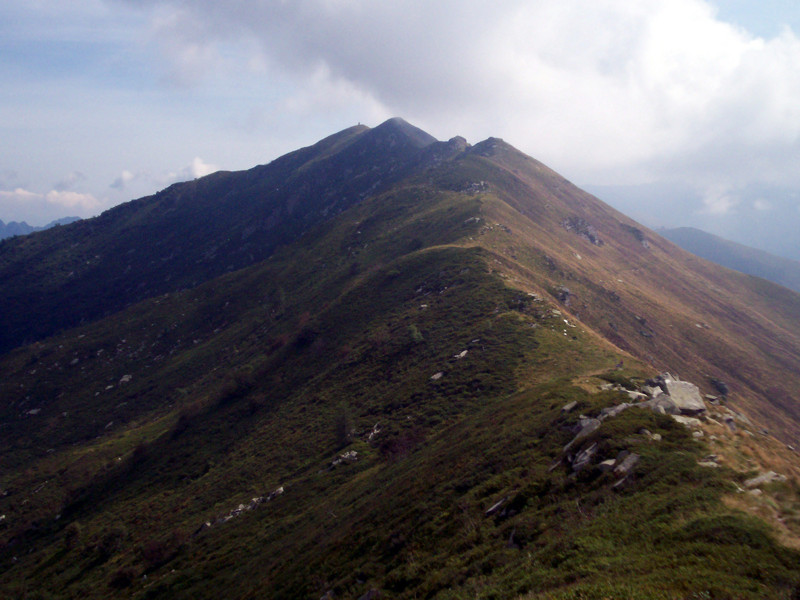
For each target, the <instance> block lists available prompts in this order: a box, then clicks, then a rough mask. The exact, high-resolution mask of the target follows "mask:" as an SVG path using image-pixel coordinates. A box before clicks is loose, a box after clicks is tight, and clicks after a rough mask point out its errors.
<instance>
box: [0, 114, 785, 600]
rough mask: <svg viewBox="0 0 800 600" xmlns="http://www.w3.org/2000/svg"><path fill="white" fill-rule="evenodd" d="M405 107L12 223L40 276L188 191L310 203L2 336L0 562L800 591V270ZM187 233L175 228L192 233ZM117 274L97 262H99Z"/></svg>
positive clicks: (59, 582)
mask: <svg viewBox="0 0 800 600" xmlns="http://www.w3.org/2000/svg"><path fill="white" fill-rule="evenodd" d="M406 125H407V124H404V122H398V121H390V122H388V123H387V124H385V126H383V125H382V126H378V127H376V128H374V129H371V130H368V129H363V128H350V129H348V130H345V131H343V132H341V133H340V134H334V136H331V137H329V138H326V140H323V141H322V142H320V144H321V145H316V147H315V146H311V147H309V148H306V149H301V150H300V151H297V152H296V153H291V154H289V155H287V156H286V157H281V158H279V159H276V161H273V163H277V165H275V166H273V167H272V168H270V166H269V165H264V166H261V167H256V168H254V169H251V170H249V171H245V172H242V173H239V174H231V173H221V174H214V175H211V176H209V178H203V179H200V180H198V181H196V182H190V183H189V184H183V185H178V186H172V187H171V188H169V189H168V190H164V191H163V192H160V193H159V194H156V195H154V196H152V197H149V198H145V199H141V200H139V201H134V202H132V203H128V204H127V205H125V206H123V207H120V208H119V209H114V210H113V211H109V213H107V214H105V215H104V216H102V217H101V218H98V219H96V220H93V221H91V222H90V224H89V225H88V227H89V229H85V228H86V227H87V225H83V226H82V227H80V228H78V227H73V228H72V229H70V228H66V229H67V231H66V232H65V233H62V232H59V235H58V236H55V237H53V238H46V237H38V238H37V236H41V235H42V234H37V236H33V238H32V239H33V241H28V244H30V245H28V244H26V245H19V244H18V243H17V242H15V243H14V244H9V245H6V244H4V245H3V246H2V247H0V276H5V277H7V276H8V271H7V269H8V267H7V265H9V264H12V265H13V264H16V265H17V266H18V267H19V266H22V265H25V264H27V262H26V261H28V260H30V257H31V256H35V257H36V258H37V259H38V260H40V261H41V262H42V266H41V269H42V270H41V271H40V274H41V275H43V276H45V277H53V276H54V275H53V273H54V272H55V273H58V272H59V269H62V268H63V267H64V265H68V264H69V263H68V262H67V261H66V259H64V257H63V256H59V255H58V253H60V252H63V251H64V250H63V249H64V248H69V247H71V245H72V244H74V243H79V244H81V243H82V244H86V248H87V249H88V248H93V246H92V243H95V242H93V241H92V240H90V239H85V238H89V237H91V236H99V237H100V238H101V239H102V237H103V236H104V235H108V233H109V232H112V233H116V232H117V231H119V230H120V229H121V227H122V226H121V225H119V222H121V223H124V224H125V225H126V226H129V227H134V226H135V225H136V220H137V219H139V220H141V221H142V222H143V224H142V225H141V227H140V228H139V229H138V230H137V231H138V232H143V231H147V232H151V233H152V232H154V231H157V230H158V228H157V227H156V225H155V224H156V223H167V224H170V223H173V222H174V221H171V220H170V219H177V217H178V215H179V214H180V215H182V214H184V213H182V212H181V211H183V210H185V209H188V208H191V209H193V210H194V211H196V212H195V214H191V212H190V211H188V210H187V212H186V213H185V214H189V215H190V216H191V217H192V218H193V219H194V220H192V221H191V223H203V222H208V221H214V223H215V224H217V223H216V221H215V219H219V218H221V217H223V216H224V211H222V212H220V211H219V210H218V209H219V203H220V202H221V203H222V204H223V206H233V205H234V204H237V200H240V202H239V203H238V204H237V205H240V206H241V207H242V209H243V214H244V215H246V216H247V219H250V220H252V215H253V214H259V213H260V218H262V219H263V218H264V214H269V215H277V216H276V217H275V220H276V223H275V227H279V226H280V225H281V224H284V223H286V224H294V225H292V228H291V231H290V232H289V234H287V235H286V236H285V237H283V238H280V240H279V241H276V239H277V238H276V239H273V242H274V245H272V246H269V252H265V255H266V256H265V257H264V258H261V259H260V260H256V257H255V256H254V257H253V260H252V261H250V262H247V261H244V262H243V264H244V263H247V264H244V266H242V267H240V268H234V269H231V270H227V268H226V267H227V265H228V264H230V263H229V259H230V257H231V256H236V252H237V251H238V247H239V246H240V245H241V244H245V243H247V240H250V239H252V237H253V236H254V235H257V234H255V233H253V234H251V235H250V236H249V237H244V238H242V237H241V236H235V237H236V241H235V244H234V243H233V242H232V243H231V246H230V247H231V248H232V250H231V253H230V254H227V253H226V252H227V251H226V250H225V248H223V246H222V244H221V243H220V242H221V240H220V239H218V238H213V241H216V242H217V243H220V249H218V250H217V253H218V255H220V261H219V264H220V265H223V267H221V269H220V270H221V272H220V273H218V274H213V273H212V271H213V269H209V270H208V271H207V272H208V273H210V274H209V276H208V277H207V278H206V279H205V280H204V281H201V279H202V278H201V277H200V276H199V275H197V274H196V273H197V270H198V267H197V266H196V263H193V262H192V261H189V260H184V262H183V263H179V264H182V265H185V266H186V268H187V270H188V271H190V273H188V277H187V278H186V279H185V281H190V282H192V281H193V279H192V278H196V279H197V283H196V285H187V286H183V285H176V286H175V288H177V289H167V288H159V287H158V286H155V285H153V286H151V287H150V289H149V290H147V291H146V293H145V292H142V293H141V294H139V296H136V295H134V296H131V297H129V298H128V299H126V301H125V302H120V303H119V304H118V305H116V306H117V307H116V308H114V309H112V310H108V311H107V314H100V315H98V314H95V316H93V317H88V316H87V318H86V319H85V322H84V323H83V324H80V325H78V326H76V327H74V326H69V325H68V324H67V323H66V321H61V322H60V323H58V324H57V327H54V329H58V330H59V331H58V332H57V333H54V334H53V335H51V336H49V337H45V336H44V334H40V335H39V336H38V339H37V341H35V342H33V343H31V344H27V345H19V346H17V347H16V348H13V349H9V350H8V351H6V352H5V353H3V354H0V370H2V372H3V373H4V377H3V379H2V380H1V381H0V398H2V401H0V435H2V436H3V439H4V440H5V442H6V444H7V446H6V448H5V449H4V450H2V451H0V514H2V515H3V516H4V518H3V519H2V520H1V521H0V565H2V568H0V590H3V591H7V592H8V593H9V594H10V595H11V596H12V597H13V596H14V595H17V596H22V597H24V596H31V595H36V594H38V595H40V596H42V597H48V596H50V597H64V598H82V599H89V598H105V597H109V596H112V597H130V598H160V597H164V598H167V597H168V598H197V597H219V596H220V595H223V596H229V597H242V598H245V597H276V598H278V597H327V598H333V597H365V595H366V597H368V598H369V597H372V598H374V597H377V596H378V595H383V596H386V597H397V598H413V597H420V596H425V597H431V598H433V597H436V598H456V597H465V596H467V595H480V596H482V597H483V596H485V597H494V598H531V599H535V600H556V599H557V600H567V599H568V598H571V599H573V600H574V598H581V597H588V598H602V597H630V598H665V597H670V598H685V599H687V600H688V599H689V598H698V597H719V598H733V597H737V598H738V597H741V598H763V597H785V598H790V597H791V595H792V594H796V593H797V591H798V590H799V589H800V570H798V569H797V564H798V554H797V553H796V551H794V550H792V547H793V545H794V547H796V546H797V545H798V543H800V518H798V517H797V516H796V515H797V512H796V511H797V509H798V506H800V494H799V493H798V491H797V490H798V488H797V483H796V481H797V476H798V474H799V473H800V470H798V464H797V458H796V456H795V454H794V452H793V451H792V450H791V449H790V448H787V447H786V446H785V444H782V443H781V442H780V441H779V439H777V438H782V439H784V440H787V441H791V440H792V439H793V436H794V435H795V432H796V431H797V428H798V425H797V423H798V417H797V410H798V408H797V406H796V402H794V400H793V398H792V395H791V391H792V389H797V385H798V382H797V375H796V373H797V372H799V371H800V370H799V369H797V368H796V367H797V361H798V358H797V357H798V356H800V353H798V352H797V351H796V350H797V347H798V344H800V332H798V322H800V319H798V316H800V297H798V295H797V294H794V293H792V292H790V291H789V290H785V289H784V288H780V287H779V286H776V285H773V284H770V283H768V282H765V281H761V280H755V279H754V278H751V277H747V276H744V275H740V274H736V273H732V272H730V271H728V270H726V269H722V268H720V267H717V266H715V265H711V264H710V263H707V262H706V261H702V260H700V259H697V258H695V257H693V256H691V255H689V254H688V253H686V252H684V251H683V250H680V249H679V248H678V247H677V246H675V245H674V244H672V243H670V242H668V241H667V240H664V239H663V238H661V237H660V236H658V235H657V234H656V233H655V232H652V231H650V230H648V229H646V228H644V227H642V226H641V225H639V224H637V223H635V222H634V221H632V220H630V219H628V218H627V217H625V216H624V215H622V214H620V213H618V212H616V211H614V210H613V209H610V208H609V207H607V206H606V205H604V204H603V203H601V202H600V201H598V200H597V199H596V198H594V197H593V196H590V195H589V194H586V193H585V192H582V191H581V190H579V189H577V188H576V187H575V186H573V185H572V184H571V183H569V182H568V181H567V180H566V179H564V178H563V177H561V176H560V175H558V174H557V173H555V172H553V171H552V170H550V169H548V168H547V167H546V166H544V165H542V164H541V163H539V162H538V161H536V160H535V159H533V158H531V157H528V156H526V155H524V154H522V153H521V152H519V151H517V150H516V149H514V148H513V147H512V146H510V145H509V144H507V143H505V142H503V141H502V140H499V139H497V138H489V139H487V140H485V141H483V142H479V143H478V144H475V145H474V146H469V145H468V144H467V143H466V141H465V140H463V139H461V138H452V139H451V140H450V141H448V142H435V141H434V142H429V143H428V138H426V137H425V136H421V135H419V134H418V133H415V132H414V131H413V130H411V132H412V134H413V135H410V137H409V136H406V135H405V133H404V132H407V131H408V127H406ZM409 127H410V126H409ZM375 131H378V133H373V132H375ZM370 133H371V135H370ZM364 136H368V137H364ZM323 142H324V143H323ZM364 157H366V158H364ZM290 167H291V168H290ZM347 169H350V172H349V173H345V171H346V170H347ZM315 178H316V179H315ZM278 183H279V184H280V185H279V186H278V187H280V188H281V189H282V190H283V193H282V194H280V195H279V194H277V193H275V192H276V190H275V189H274V188H275V185H276V184H278ZM253 190H256V191H258V190H260V191H261V195H259V194H256V193H255V192H253ZM205 192H208V195H206V196H204V195H203V193H205ZM356 192H357V193H356ZM362 193H363V196H362V195H361V194H362ZM353 194H355V196H354V195H353ZM343 196H347V198H343ZM220 199H222V200H220ZM225 203H228V204H225ZM209 207H210V208H209ZM326 208H327V209H328V210H327V211H325V209H326ZM248 210H251V211H253V212H252V213H248ZM170 211H172V212H170ZM276 211H277V212H276ZM245 220H246V219H245ZM92 229H93V230H94V231H91V230H92ZM226 231H227V230H226ZM76 232H78V233H76ZM206 232H207V231H206ZM51 235H52V234H51ZM61 236H67V237H64V238H63V239H56V238H60V237H61ZM68 236H75V237H72V238H70V237H68ZM134 238H135V236H131V237H130V239H131V240H133V239H134ZM201 238H202V236H199V235H198V236H197V237H195V238H186V239H184V240H183V246H182V247H181V248H180V250H181V252H183V253H184V254H185V255H187V256H192V257H197V256H203V253H204V252H206V251H207V250H208V248H209V247H210V246H208V245H207V244H208V243H209V240H208V239H202V242H201V243H199V247H195V246H193V245H192V243H190V242H191V241H192V240H200V239H201ZM263 239H268V238H263ZM270 239H271V238H270ZM152 240H153V237H152V235H151V236H150V237H147V238H145V241H146V243H148V244H152ZM45 241H48V243H47V244H46V243H45ZM35 244H40V245H41V247H39V248H32V247H31V245H35ZM48 244H49V245H48ZM234 246H236V247H235V248H234ZM265 247H266V246H265ZM33 250H36V252H33ZM117 251H118V253H119V255H121V256H124V255H125V253H126V252H127V249H124V247H123V246H120V249H119V250H117ZM137 251H141V252H144V249H139V247H137ZM37 252H38V254H37ZM26 253H29V254H26ZM86 254H87V255H88V256H90V257H91V256H93V255H92V254H91V251H89V250H87V251H86ZM12 255H13V256H12ZM154 256H158V254H155V255H154ZM158 258H159V260H160V259H161V258H162V257H160V256H158ZM15 260H16V261H17V262H16V263H15V262H14V261H15ZM193 260H196V259H193ZM3 261H5V262H3ZM165 262H168V261H165ZM176 264H178V263H176ZM112 266H113V265H112ZM115 266H116V267H119V266H120V265H115ZM154 272H155V273H158V274H159V276H163V274H164V273H165V272H168V271H158V270H155V271H154ZM116 281H118V280H116V279H113V278H112V279H108V280H107V279H104V278H102V277H94V278H92V277H90V276H89V274H87V275H85V276H84V285H85V288H84V290H93V291H94V293H97V289H98V287H100V286H104V285H105V286H108V285H113V284H114V282H116ZM90 284H91V285H90ZM164 289H167V291H163V290H164ZM35 291H36V292H37V293H41V288H39V289H37V290H35ZM84 293H88V291H85V292H84ZM135 298H140V299H138V300H136V299H135ZM0 300H2V299H0ZM0 308H2V314H4V315H6V314H9V312H8V311H9V308H8V307H7V305H4V304H2V302H0ZM78 308H79V309H81V310H83V308H84V307H83V306H79V307H78ZM81 310H79V311H78V312H81ZM100 312H102V311H100ZM30 314H31V313H28V315H30ZM84 314H88V313H84ZM27 318H28V319H30V316H28V317H27ZM23 321H24V319H23V318H22V317H20V322H23ZM665 370H669V371H670V372H671V373H676V374H678V375H680V377H681V379H683V380H686V381H691V382H693V383H695V384H697V385H698V386H699V388H700V391H701V392H702V393H704V394H709V395H712V396H713V397H714V398H713V402H712V401H711V398H706V401H705V403H704V401H703V400H702V399H701V400H700V403H703V405H704V406H705V407H706V409H705V410H704V411H701V413H702V414H701V415H699V416H698V417H697V419H696V423H694V422H692V421H685V422H679V420H677V419H675V418H673V417H671V416H670V415H667V414H661V413H659V412H658V411H654V410H652V409H651V408H650V407H649V406H648V405H646V404H644V403H641V402H638V401H637V398H638V399H640V400H641V396H640V395H643V394H644V390H646V389H648V388H650V389H651V391H650V392H648V393H655V391H654V388H653V386H657V381H658V378H657V377H656V375H657V374H658V373H660V372H663V371H665ZM673 377H674V376H673ZM636 404H642V406H640V407H636ZM609 415H612V416H609ZM677 416H680V415H677ZM767 426H768V427H769V428H770V430H771V432H772V435H768V434H766V433H765V432H764V431H762V429H763V428H764V427H767ZM628 457H630V458H628ZM609 465H610V469H609ZM768 469H772V470H774V471H778V472H779V473H780V475H776V478H775V479H770V478H769V477H767V478H766V479H764V482H766V483H764V482H762V483H758V484H752V483H747V482H749V481H750V480H751V479H753V477H754V476H756V475H760V474H761V471H764V472H765V473H766V472H767V470H768ZM754 471H755V472H754ZM781 477H783V478H785V479H781ZM751 485H752V487H751ZM754 488H757V489H758V492H759V494H760V495H756V494H754V493H753V494H751V493H749V492H744V491H738V490H744V489H754ZM783 542H785V544H788V546H787V545H784V543H783ZM663 565H670V566H669V567H668V566H663ZM742 565H752V568H748V569H742Z"/></svg>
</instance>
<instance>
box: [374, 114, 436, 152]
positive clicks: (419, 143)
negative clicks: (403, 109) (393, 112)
mask: <svg viewBox="0 0 800 600" xmlns="http://www.w3.org/2000/svg"><path fill="white" fill-rule="evenodd" d="M372 132H373V133H374V134H381V135H385V136H398V137H401V138H402V139H405V140H407V141H408V142H409V143H410V144H411V145H412V146H415V147H417V148H424V147H426V146H430V145H431V144H433V143H434V142H436V141H437V140H436V138H435V137H433V136H432V135H430V134H429V133H427V132H425V131H423V130H422V129H420V128H419V127H415V126H414V125H412V124H411V123H409V122H408V121H406V120H405V119H401V118H400V117H393V118H391V119H388V120H386V121H384V122H383V123H381V124H380V125H378V126H377V127H375V128H374V129H373V130H372Z"/></svg>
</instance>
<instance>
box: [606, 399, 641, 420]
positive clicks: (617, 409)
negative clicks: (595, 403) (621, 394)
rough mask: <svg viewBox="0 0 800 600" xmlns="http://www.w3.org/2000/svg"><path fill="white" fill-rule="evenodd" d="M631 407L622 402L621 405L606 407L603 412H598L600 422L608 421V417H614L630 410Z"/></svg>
mask: <svg viewBox="0 0 800 600" xmlns="http://www.w3.org/2000/svg"><path fill="white" fill-rule="evenodd" d="M631 406H633V404H630V403H628V402H623V403H622V404H617V405H616V406H607V407H605V408H604V409H603V410H601V411H600V416H599V419H600V420H601V421H604V420H605V419H608V418H609V417H616V416H617V415H618V414H620V413H621V412H622V411H624V410H626V409H628V408H630V407H631Z"/></svg>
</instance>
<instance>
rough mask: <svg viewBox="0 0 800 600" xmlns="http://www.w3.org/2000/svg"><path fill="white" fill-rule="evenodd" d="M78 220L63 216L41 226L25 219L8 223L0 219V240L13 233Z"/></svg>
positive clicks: (39, 229) (17, 233)
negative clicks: (36, 225) (29, 223)
mask: <svg viewBox="0 0 800 600" xmlns="http://www.w3.org/2000/svg"><path fill="white" fill-rule="evenodd" d="M80 220H81V219H80V217H64V218H63V219H57V220H55V221H51V222H50V223H48V224H47V225H44V226H42V227H34V226H33V225H28V224H27V223H26V222H25V221H22V222H19V221H11V222H10V223H3V221H0V240H2V239H5V238H8V237H14V236H15V235H28V234H29V233H33V232H34V231H44V230H45V229H50V228H51V227H55V226H56V225H69V224H70V223H74V222H75V221H80Z"/></svg>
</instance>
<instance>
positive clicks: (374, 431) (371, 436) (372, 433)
mask: <svg viewBox="0 0 800 600" xmlns="http://www.w3.org/2000/svg"><path fill="white" fill-rule="evenodd" d="M380 432H381V426H380V425H379V424H378V423H375V425H373V426H372V431H370V432H369V435H368V436H367V441H369V442H371V441H372V440H373V439H375V436H376V435H378V434H379V433H380Z"/></svg>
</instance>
